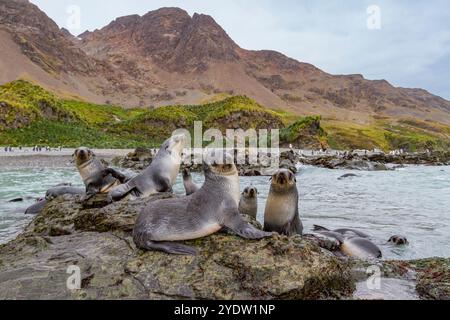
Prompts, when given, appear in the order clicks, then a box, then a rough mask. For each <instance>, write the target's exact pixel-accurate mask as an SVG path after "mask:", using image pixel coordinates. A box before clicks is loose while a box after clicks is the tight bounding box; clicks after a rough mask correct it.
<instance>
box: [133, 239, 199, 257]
mask: <svg viewBox="0 0 450 320" xmlns="http://www.w3.org/2000/svg"><path fill="white" fill-rule="evenodd" d="M141 248H142V249H145V250H149V251H153V250H156V251H162V252H165V253H169V254H177V255H192V256H196V255H197V251H196V250H195V249H194V248H192V247H189V246H186V245H184V244H180V243H176V242H155V241H150V240H147V241H145V242H144V243H143V244H142V246H141Z"/></svg>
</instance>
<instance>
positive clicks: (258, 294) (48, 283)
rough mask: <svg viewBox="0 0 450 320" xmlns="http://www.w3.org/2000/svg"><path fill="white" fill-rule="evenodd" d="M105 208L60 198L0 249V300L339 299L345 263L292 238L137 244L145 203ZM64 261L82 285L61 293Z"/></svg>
mask: <svg viewBox="0 0 450 320" xmlns="http://www.w3.org/2000/svg"><path fill="white" fill-rule="evenodd" d="M167 197H172V195H171V194H161V195H157V196H154V197H152V198H150V199H148V200H138V201H133V202H127V201H125V202H121V203H116V204H112V205H110V206H106V207H103V206H104V204H105V203H104V198H97V199H96V200H94V201H91V202H90V203H88V204H85V205H83V204H81V202H80V201H79V199H78V198H76V197H60V198H57V199H55V200H54V201H52V202H50V203H49V204H48V205H47V207H46V208H45V209H44V211H43V212H42V213H41V214H40V215H38V216H37V217H36V218H35V219H34V220H33V222H32V223H31V224H30V225H29V226H28V227H27V228H26V229H25V231H24V232H23V234H21V235H20V236H19V237H18V238H17V239H15V240H14V241H12V242H10V243H8V244H6V245H2V246H0V299H317V298H323V299H340V298H345V297H348V296H349V295H351V293H352V292H353V290H354V285H353V281H352V278H351V274H350V267H349V265H348V264H347V263H345V262H342V261H340V260H338V259H337V258H336V257H334V256H333V255H331V254H329V253H327V252H325V251H323V250H322V249H320V248H319V247H318V246H316V245H315V244H313V243H311V242H308V241H306V240H302V239H300V238H296V237H294V238H287V237H282V236H274V237H272V238H268V239H265V240H261V241H248V240H244V239H241V238H238V237H236V236H234V235H229V234H226V233H218V234H215V235H212V236H210V237H207V238H204V239H199V240H196V241H190V242H188V243H189V244H190V245H192V246H195V247H196V249H197V251H198V255H197V256H196V257H191V256H172V255H167V254H164V253H160V252H144V251H141V250H138V249H137V248H136V247H135V245H134V243H133V241H132V238H131V235H130V231H131V230H132V228H133V225H134V221H135V218H136V215H137V214H138V212H139V211H140V210H141V209H142V207H143V206H144V205H145V203H146V202H148V201H155V200H156V199H161V198H167ZM69 266H78V267H79V268H80V271H81V289H80V290H73V291H71V290H69V289H68V288H67V286H66V282H67V279H68V277H69V276H70V274H67V270H68V267H69Z"/></svg>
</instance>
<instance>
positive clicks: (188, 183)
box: [183, 169, 200, 196]
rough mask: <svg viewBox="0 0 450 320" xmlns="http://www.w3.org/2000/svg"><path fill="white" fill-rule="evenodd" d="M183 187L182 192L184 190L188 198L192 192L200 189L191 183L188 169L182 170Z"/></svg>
mask: <svg viewBox="0 0 450 320" xmlns="http://www.w3.org/2000/svg"><path fill="white" fill-rule="evenodd" d="M183 185H184V190H186V195H187V196H190V195H191V194H193V193H194V192H196V191H198V189H200V188H199V187H198V186H197V185H196V184H195V183H194V182H193V181H192V175H191V172H190V171H189V169H184V170H183Z"/></svg>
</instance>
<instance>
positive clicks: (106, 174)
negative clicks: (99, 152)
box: [73, 147, 126, 200]
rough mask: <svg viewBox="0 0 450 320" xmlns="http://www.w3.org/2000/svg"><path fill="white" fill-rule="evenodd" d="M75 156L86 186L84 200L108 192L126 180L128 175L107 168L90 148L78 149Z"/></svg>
mask: <svg viewBox="0 0 450 320" xmlns="http://www.w3.org/2000/svg"><path fill="white" fill-rule="evenodd" d="M73 158H74V161H75V164H76V167H77V169H78V171H79V173H80V175H81V178H82V179H83V182H84V185H85V186H86V194H85V195H84V197H83V200H88V199H90V198H92V197H93V196H94V195H96V194H97V193H108V192H109V191H110V190H111V189H112V188H114V187H115V186H118V185H119V184H121V183H123V182H125V180H126V177H125V176H124V175H123V174H121V173H120V172H118V171H116V170H114V169H111V168H107V167H106V166H105V165H104V164H103V163H102V162H101V161H100V160H98V159H97V158H96V157H95V154H94V152H92V150H90V149H89V148H85V147H80V148H78V149H76V150H75V152H74V154H73Z"/></svg>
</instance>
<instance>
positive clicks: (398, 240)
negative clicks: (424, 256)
mask: <svg viewBox="0 0 450 320" xmlns="http://www.w3.org/2000/svg"><path fill="white" fill-rule="evenodd" d="M388 242H389V243H392V244H395V245H397V246H404V245H407V244H409V242H408V239H406V237H404V236H399V235H395V236H392V237H391V238H390V239H389V240H388Z"/></svg>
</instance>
